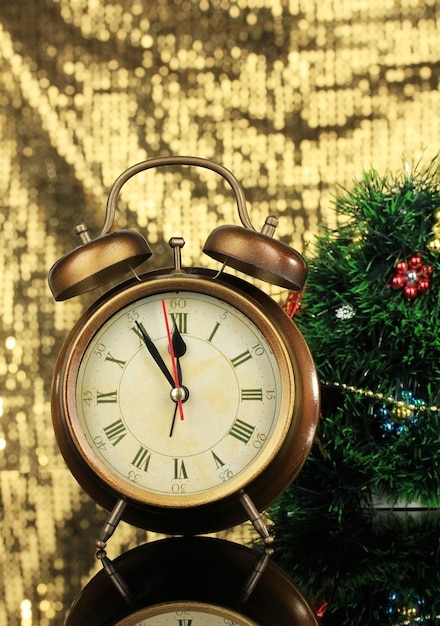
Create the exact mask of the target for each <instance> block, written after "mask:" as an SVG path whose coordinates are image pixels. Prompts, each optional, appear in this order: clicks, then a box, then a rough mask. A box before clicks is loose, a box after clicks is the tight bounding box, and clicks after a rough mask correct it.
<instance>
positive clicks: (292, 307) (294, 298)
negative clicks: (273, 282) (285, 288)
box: [283, 287, 305, 319]
mask: <svg viewBox="0 0 440 626" xmlns="http://www.w3.org/2000/svg"><path fill="white" fill-rule="evenodd" d="M304 289H305V287H304ZM303 295H304V290H303V291H290V292H289V295H288V296H287V299H286V301H285V303H284V305H283V309H284V310H285V311H286V313H287V315H288V316H289V317H291V318H292V319H293V318H294V317H295V314H296V313H301V312H302V311H301V310H300V307H301V299H302V297H303Z"/></svg>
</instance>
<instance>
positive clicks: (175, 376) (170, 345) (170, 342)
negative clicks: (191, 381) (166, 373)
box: [162, 298, 185, 420]
mask: <svg viewBox="0 0 440 626" xmlns="http://www.w3.org/2000/svg"><path fill="white" fill-rule="evenodd" d="M162 311H163V316H164V320H165V328H166V329H167V338H168V346H169V348H170V356H171V363H172V365H173V378H174V384H175V386H176V389H178V388H179V387H180V385H179V377H178V376H177V366H176V357H175V356H174V348H173V342H172V339H171V332H170V324H169V322H168V313H167V307H166V304H165V300H164V299H163V298H162ZM177 404H178V405H179V413H180V419H181V420H184V419H185V416H184V415H183V405H182V400H177Z"/></svg>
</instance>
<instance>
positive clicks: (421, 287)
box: [388, 252, 432, 302]
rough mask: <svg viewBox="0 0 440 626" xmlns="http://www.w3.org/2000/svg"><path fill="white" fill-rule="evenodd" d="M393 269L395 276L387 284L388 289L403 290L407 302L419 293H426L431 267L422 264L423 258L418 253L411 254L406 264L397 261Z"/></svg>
mask: <svg viewBox="0 0 440 626" xmlns="http://www.w3.org/2000/svg"><path fill="white" fill-rule="evenodd" d="M394 269H395V274H394V276H392V278H391V280H390V282H389V283H388V287H391V289H403V296H404V298H405V299H406V300H408V302H411V300H414V299H415V298H417V296H418V295H419V293H426V292H427V291H428V289H429V286H430V278H431V276H432V267H431V266H430V265H424V264H423V257H422V255H421V254H420V253H419V252H417V253H416V254H413V255H412V256H411V257H410V258H409V259H408V262H407V263H406V262H405V261H398V262H397V263H396V265H395V268H394Z"/></svg>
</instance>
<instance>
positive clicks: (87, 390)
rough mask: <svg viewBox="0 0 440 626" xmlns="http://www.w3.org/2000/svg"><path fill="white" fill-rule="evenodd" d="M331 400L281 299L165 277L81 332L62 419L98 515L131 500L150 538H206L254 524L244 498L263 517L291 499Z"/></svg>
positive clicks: (82, 325) (196, 275)
mask: <svg viewBox="0 0 440 626" xmlns="http://www.w3.org/2000/svg"><path fill="white" fill-rule="evenodd" d="M175 340H176V342H175ZM174 352H176V354H174ZM157 353H158V354H159V356H157ZM164 369H166V370H167V372H164ZM318 395H319V393H318V381H317V376H316V371H315V367H314V364H313V360H312V357H311V355H310V352H309V350H308V347H307V345H306V342H305V340H304V338H303V337H302V335H301V333H300V332H299V330H298V329H297V327H296V326H295V324H294V323H293V322H292V320H291V319H290V318H289V317H288V316H287V315H286V313H285V312H284V311H283V310H282V309H281V308H280V307H279V306H278V305H277V304H276V303H275V302H274V301H273V300H272V299H271V298H270V297H268V296H267V295H266V294H264V293H263V292H261V291H260V290H259V289H257V288H255V287H254V286H252V285H250V284H249V283H247V282H244V281H242V280H240V279H238V278H235V277H233V276H230V275H228V274H225V273H222V274H220V275H218V274H215V273H214V272H212V271H210V270H205V269H191V270H190V271H173V270H169V271H166V270H162V271H159V272H150V273H148V274H145V275H143V276H141V277H140V279H139V280H138V279H132V280H129V281H127V282H125V283H123V284H122V285H120V286H118V287H117V288H115V289H113V290H112V291H110V292H109V293H108V294H106V295H104V296H103V297H102V298H101V299H99V300H98V301H97V302H96V303H95V304H94V305H92V307H91V308H90V309H89V310H88V311H87V312H86V313H85V314H84V315H83V316H82V318H81V319H80V320H79V321H78V323H77V324H76V326H75V327H74V329H73V330H72V332H71V333H70V335H69V337H68V338H67V340H66V342H65V344H64V346H63V348H62V350H61V353H60V356H59V358H58V362H57V365H56V369H55V377H54V383H53V393H52V415H53V422H54V429H55V433H56V437H57V440H58V444H59V447H60V450H61V452H62V454H63V456H64V458H65V460H66V462H67V464H68V466H69V468H70V470H71V471H72V473H73V474H74V476H75V477H76V479H77V480H78V482H79V483H80V484H81V486H82V487H83V488H84V489H85V491H87V492H88V493H89V494H90V495H91V497H93V498H94V500H95V501H97V502H98V503H99V504H100V505H102V506H103V507H104V508H106V509H108V510H111V509H112V508H113V506H114V504H115V502H116V501H117V500H119V499H124V500H125V501H126V502H127V506H126V509H125V511H124V515H123V519H125V520H126V521H127V522H129V523H131V524H134V525H136V526H139V527H142V528H146V529H149V530H155V531H158V532H165V533H173V534H187V533H190V534H198V533H206V532H212V531H216V530H219V529H224V528H227V527H231V526H233V525H236V524H239V523H241V522H243V521H245V520H246V519H247V514H246V512H245V511H244V509H243V507H242V506H241V505H240V502H239V494H240V493H241V492H242V491H243V490H244V491H245V492H246V494H247V495H248V496H249V497H250V498H251V499H252V501H253V502H254V504H255V506H256V507H257V509H258V510H259V511H261V510H263V509H264V508H266V507H267V506H268V505H269V504H270V503H271V502H273V501H274V500H275V499H276V498H277V497H278V496H279V495H280V494H281V493H282V492H283V491H284V490H285V489H286V487H287V486H288V485H289V484H290V483H291V482H292V480H293V479H294V478H295V477H296V475H297V474H298V472H299V471H300V469H301V467H302V465H303V463H304V461H305V459H306V457H307V455H308V452H309V450H310V446H311V444H312V440H313V436H314V432H315V428H316V424H317V419H318V405H319V399H318Z"/></svg>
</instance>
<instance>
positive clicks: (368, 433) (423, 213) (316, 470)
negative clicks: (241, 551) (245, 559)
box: [272, 159, 440, 626]
mask: <svg viewBox="0 0 440 626" xmlns="http://www.w3.org/2000/svg"><path fill="white" fill-rule="evenodd" d="M336 209H337V211H338V213H339V216H340V220H341V222H342V225H341V226H339V227H338V228H337V229H335V230H334V231H325V232H324V233H323V234H322V235H320V236H319V237H318V238H317V241H316V248H315V254H314V255H313V257H312V258H311V259H310V260H309V268H310V271H309V278H308V282H307V288H306V290H305V292H304V293H303V294H302V297H301V300H300V307H299V311H298V312H297V313H296V314H295V320H296V322H297V324H298V326H299V327H300V329H301V331H302V332H303V334H304V336H305V337H306V340H307V342H308V344H309V346H310V349H311V351H312V354H313V356H314V359H315V362H316V366H317V370H318V375H319V377H320V380H321V382H322V419H321V422H320V427H319V432H318V443H319V445H318V444H317V445H315V447H314V449H313V450H312V453H311V455H310V458H309V460H308V461H307V463H306V465H305V467H304V468H303V470H302V471H301V473H300V475H299V477H298V479H297V480H296V481H295V483H294V485H293V486H292V487H291V488H290V489H289V490H288V491H287V493H286V494H285V495H283V496H282V497H281V498H280V501H279V502H278V503H277V505H276V507H274V509H273V512H272V515H273V519H274V528H275V533H276V547H277V553H278V554H282V555H283V563H282V565H283V566H284V567H285V568H286V569H287V571H289V572H290V573H291V574H292V576H293V577H294V578H296V580H297V581H298V583H299V584H300V585H301V584H302V585H303V586H304V588H305V590H306V591H307V593H309V595H311V596H313V597H315V598H316V599H317V601H320V600H325V601H327V602H328V609H327V612H326V613H325V615H326V617H324V623H326V624H338V625H339V626H342V625H343V624H344V625H345V624H347V625H348V624H350V626H356V625H357V624H359V625H361V624H381V625H383V624H400V623H401V624H404V623H408V624H410V623H411V624H412V623H413V624H416V623H420V622H421V619H419V616H420V615H422V613H423V614H424V615H425V616H428V615H431V616H433V615H434V616H435V615H440V605H439V602H438V600H437V598H436V597H437V595H438V594H437V592H438V589H440V577H439V574H438V572H439V570H440V557H439V543H438V542H439V539H438V538H439V530H440V521H439V513H438V507H439V505H440V406H439V405H440V321H439V319H440V289H439V286H440V176H439V166H438V163H437V159H434V160H433V161H432V162H431V164H430V165H429V166H428V167H426V168H425V169H418V168H417V167H416V168H415V169H414V171H413V172H411V173H409V172H408V170H407V169H405V171H403V172H402V173H401V174H398V175H392V174H391V173H387V174H386V175H385V176H383V177H380V176H379V175H378V173H377V172H376V171H374V170H372V171H370V172H368V173H365V174H364V176H363V179H362V180H361V181H360V182H359V183H358V184H357V185H356V186H355V188H354V190H353V191H351V192H350V191H344V192H343V193H341V195H340V197H338V198H337V200H336ZM399 263H400V264H401V265H399ZM402 264H405V265H402ZM395 277H397V278H395ZM418 280H421V282H417V281H418ZM399 281H400V282H399ZM423 281H424V282H423ZM406 285H408V286H410V288H411V289H409V291H405V290H404V287H405V286H406ZM411 290H412V291H411ZM377 496H379V497H380V499H381V500H382V501H383V502H385V503H389V504H390V506H393V505H394V504H396V503H399V502H401V501H404V502H405V501H410V502H412V501H417V502H418V503H419V504H420V505H422V506H426V507H430V508H434V509H435V512H433V513H431V514H429V515H430V516H429V519H428V518H426V519H425V517H424V516H423V515H422V518H423V519H422V518H420V519H418V518H417V519H414V518H412V517H408V518H405V520H404V521H403V520H402V519H401V518H399V519H398V520H397V519H395V518H394V517H393V516H392V515H391V516H390V515H389V516H387V517H383V516H379V517H378V516H377V515H376V513H375V512H374V502H375V500H374V498H376V497H377ZM426 515H427V514H426ZM318 546H319V548H318ZM426 572H429V575H427V574H426ZM414 577H415V580H414ZM392 594H395V597H394V596H393V597H394V605H395V606H394V608H395V609H396V610H395V611H394V612H393V610H392V607H391V604H392V600H391V595H392ZM399 602H400V603H401V611H400V613H399V612H398V611H397V608H396V606H397V605H399ZM414 602H415V603H416V604H417V611H418V615H417V616H416V617H417V619H416V617H414V620H415V621H406V622H405V621H404V620H405V619H409V613H408V614H407V615H405V613H404V612H403V613H402V611H405V610H406V609H402V607H405V606H406V607H407V608H408V607H409V606H410V604H411V603H414ZM387 603H388V604H387ZM420 603H421V604H420ZM413 608H414V607H413ZM408 610H409V611H410V610H412V609H410V608H409V609H408ZM414 610H415V609H414ZM396 611H397V613H396ZM398 613H399V614H398ZM399 615H400V617H399ZM398 618H399V619H400V618H402V620H403V621H398ZM426 619H428V618H426ZM426 619H425V622H424V623H425V624H426V623H436V622H435V621H432V622H427V621H426ZM432 619H434V618H432Z"/></svg>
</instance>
